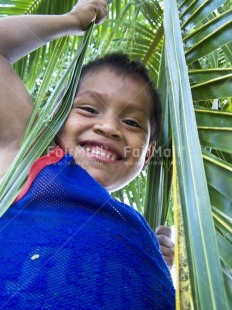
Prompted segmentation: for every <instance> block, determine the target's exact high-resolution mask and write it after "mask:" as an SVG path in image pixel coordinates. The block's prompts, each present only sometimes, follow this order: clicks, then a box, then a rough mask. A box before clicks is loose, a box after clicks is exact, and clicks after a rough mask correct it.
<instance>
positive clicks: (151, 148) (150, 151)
mask: <svg viewBox="0 0 232 310" xmlns="http://www.w3.org/2000/svg"><path fill="white" fill-rule="evenodd" d="M154 151H155V143H152V144H150V145H149V147H148V149H147V154H146V157H145V162H144V165H143V170H145V169H146V167H147V165H148V163H149V161H150V159H151V157H152V155H153V153H154Z"/></svg>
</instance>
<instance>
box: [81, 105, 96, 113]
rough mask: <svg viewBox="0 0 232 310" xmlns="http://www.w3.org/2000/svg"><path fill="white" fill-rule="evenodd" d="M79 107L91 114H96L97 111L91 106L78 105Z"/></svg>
mask: <svg viewBox="0 0 232 310" xmlns="http://www.w3.org/2000/svg"><path fill="white" fill-rule="evenodd" d="M80 109H81V110H84V111H86V112H89V113H91V114H98V112H97V111H96V110H95V109H93V108H91V107H80Z"/></svg>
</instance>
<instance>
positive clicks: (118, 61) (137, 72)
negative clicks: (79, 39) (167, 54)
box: [80, 53, 162, 142]
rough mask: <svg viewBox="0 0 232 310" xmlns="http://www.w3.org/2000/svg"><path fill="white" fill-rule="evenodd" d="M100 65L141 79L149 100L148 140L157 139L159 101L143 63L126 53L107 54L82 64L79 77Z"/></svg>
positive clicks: (158, 133) (158, 131)
mask: <svg viewBox="0 0 232 310" xmlns="http://www.w3.org/2000/svg"><path fill="white" fill-rule="evenodd" d="M102 67H109V68H112V69H113V70H114V71H116V72H117V73H119V74H124V75H128V76H130V77H131V78H135V79H137V80H139V81H143V82H144V84H145V86H146V88H147V92H148V100H149V101H150V102H151V107H152V113H151V118H150V122H151V137H150V142H155V141H157V140H158V139H159V135H160V130H161V128H160V127H161V113H162V109H161V102H160V96H159V94H158V91H157V89H156V87H155V85H154V83H153V81H152V80H151V79H150V77H149V73H148V70H147V69H146V67H145V65H144V64H143V63H142V62H141V61H139V60H135V61H131V60H130V59H129V57H128V55H126V54H123V53H112V54H107V55H105V56H104V57H101V58H96V59H95V60H94V61H91V62H89V63H88V64H86V65H84V66H83V69H82V73H81V77H80V79H81V78H83V77H84V76H85V74H86V73H88V72H90V71H91V72H94V71H95V72H96V71H98V70H99V69H101V68H102Z"/></svg>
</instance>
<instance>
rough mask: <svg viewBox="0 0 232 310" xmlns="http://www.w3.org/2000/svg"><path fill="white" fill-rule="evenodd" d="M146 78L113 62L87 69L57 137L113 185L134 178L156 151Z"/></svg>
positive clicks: (99, 178) (97, 177)
mask: <svg viewBox="0 0 232 310" xmlns="http://www.w3.org/2000/svg"><path fill="white" fill-rule="evenodd" d="M147 98H148V96H147V94H146V90H145V85H144V83H143V82H141V81H138V80H136V79H133V78H131V77H128V76H126V75H118V74H117V73H116V72H115V71H113V70H111V69H110V68H103V69H101V70H99V71H96V72H94V73H86V75H85V76H84V77H83V78H82V79H81V82H80V85H79V89H78V92H77V95H76V98H75V100H74V103H73V108H72V110H71V112H70V114H69V116H68V118H67V120H66V122H65V124H64V126H63V128H62V130H61V131H60V133H59V135H58V136H57V139H56V141H57V143H58V144H59V145H60V147H61V148H63V149H64V150H65V151H67V152H68V153H69V154H71V155H73V156H74V158H75V161H76V163H77V164H79V165H80V166H81V167H82V168H84V169H85V170H86V171H87V172H88V173H89V174H90V175H91V176H92V177H93V178H94V179H95V180H96V181H98V182H99V183H100V184H102V185H103V186H104V187H105V188H106V189H107V190H109V191H115V190H118V189H120V188H122V187H123V186H125V185H126V184H128V183H129V182H130V181H131V180H133V179H134V178H135V177H136V176H137V175H138V174H139V173H140V171H141V170H142V168H143V167H144V164H145V163H146V162H147V161H148V160H149V159H150V157H151V155H152V150H153V146H150V145H149V141H150V132H151V126H150V113H151V106H150V103H149V102H148V99H147Z"/></svg>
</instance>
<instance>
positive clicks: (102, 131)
mask: <svg viewBox="0 0 232 310" xmlns="http://www.w3.org/2000/svg"><path fill="white" fill-rule="evenodd" d="M93 130H94V132H95V133H97V134H99V135H102V136H105V137H107V138H111V139H116V140H120V139H121V138H122V132H121V130H120V129H119V127H118V126H117V124H116V122H115V121H114V120H107V121H104V122H102V123H98V124H95V125H94V128H93Z"/></svg>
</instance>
